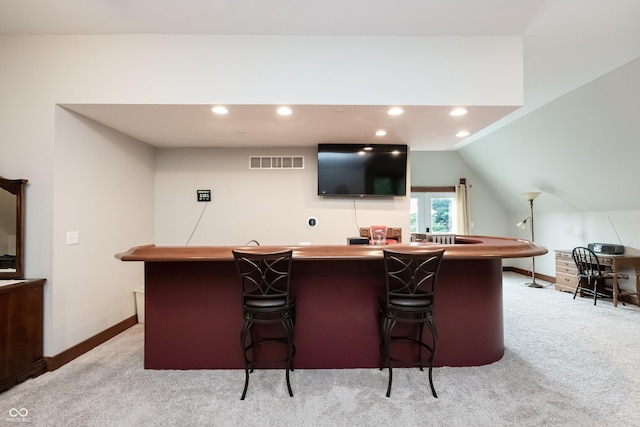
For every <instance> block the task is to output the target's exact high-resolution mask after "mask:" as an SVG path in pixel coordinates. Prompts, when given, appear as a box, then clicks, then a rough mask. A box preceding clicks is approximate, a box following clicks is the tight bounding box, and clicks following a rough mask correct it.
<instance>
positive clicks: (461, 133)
mask: <svg viewBox="0 0 640 427" xmlns="http://www.w3.org/2000/svg"><path fill="white" fill-rule="evenodd" d="M469 135H471V132H469V131H466V130H461V131H460V132H458V133H456V136H457V137H458V138H464V137H465V136H469Z"/></svg>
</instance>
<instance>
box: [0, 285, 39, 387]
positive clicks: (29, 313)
mask: <svg viewBox="0 0 640 427" xmlns="http://www.w3.org/2000/svg"><path fill="white" fill-rule="evenodd" d="M44 283H45V279H37V280H31V279H24V280H21V281H19V282H17V283H12V284H3V283H2V282H1V281H0V392H2V391H4V390H7V389H8V388H10V387H12V386H13V385H15V384H16V383H18V382H21V381H24V380H26V379H27V378H29V377H35V376H38V375H40V374H42V373H44V372H45V371H46V370H47V367H46V363H45V361H44V358H43V320H44V318H43V290H44V289H43V288H44Z"/></svg>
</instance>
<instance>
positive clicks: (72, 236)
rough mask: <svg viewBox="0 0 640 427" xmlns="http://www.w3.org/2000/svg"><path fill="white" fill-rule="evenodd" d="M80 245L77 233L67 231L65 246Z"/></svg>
mask: <svg viewBox="0 0 640 427" xmlns="http://www.w3.org/2000/svg"><path fill="white" fill-rule="evenodd" d="M78 243H80V235H79V234H78V232H77V231H67V245H77V244H78Z"/></svg>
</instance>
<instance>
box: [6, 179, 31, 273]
mask: <svg viewBox="0 0 640 427" xmlns="http://www.w3.org/2000/svg"><path fill="white" fill-rule="evenodd" d="M27 182H29V181H27V180H26V179H6V178H3V177H1V176H0V188H4V189H5V190H7V191H8V192H9V193H11V194H14V195H15V196H16V271H11V272H0V279H24V204H25V203H24V190H25V187H26V186H27Z"/></svg>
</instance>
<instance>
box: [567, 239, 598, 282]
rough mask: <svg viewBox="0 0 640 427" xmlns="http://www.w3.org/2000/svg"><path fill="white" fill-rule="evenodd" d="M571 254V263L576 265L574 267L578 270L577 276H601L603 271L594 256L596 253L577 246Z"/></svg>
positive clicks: (596, 256) (596, 257)
mask: <svg viewBox="0 0 640 427" xmlns="http://www.w3.org/2000/svg"><path fill="white" fill-rule="evenodd" d="M571 254H572V256H573V261H574V262H575V263H576V267H577V268H578V276H582V277H586V276H600V275H602V271H603V270H602V266H601V265H600V260H599V259H598V255H596V253H595V252H593V251H592V250H591V249H589V248H585V247H583V246H578V247H576V248H573V252H572V253H571Z"/></svg>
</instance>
